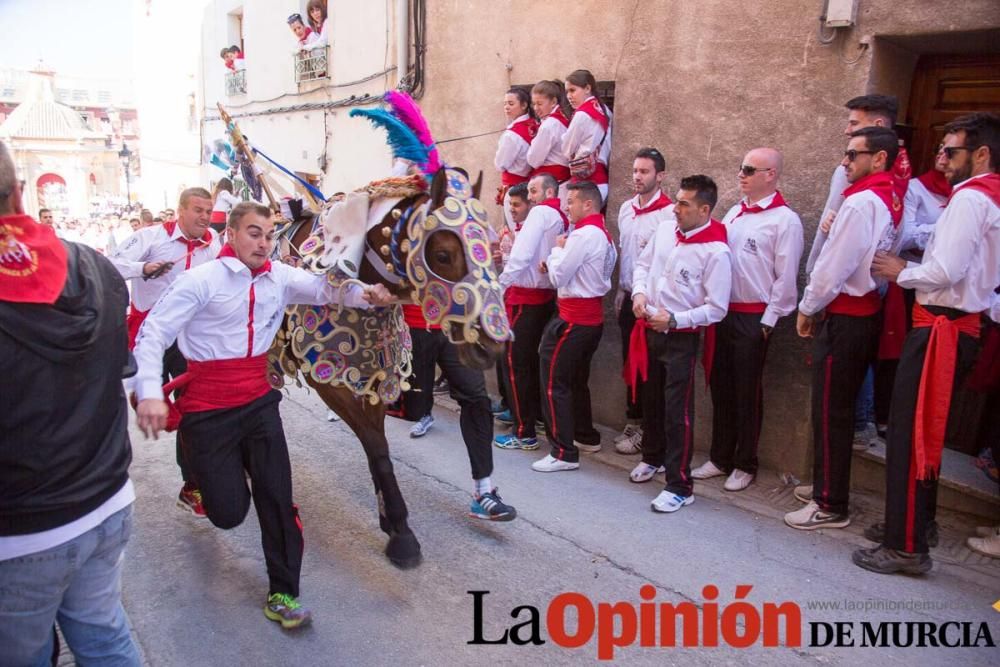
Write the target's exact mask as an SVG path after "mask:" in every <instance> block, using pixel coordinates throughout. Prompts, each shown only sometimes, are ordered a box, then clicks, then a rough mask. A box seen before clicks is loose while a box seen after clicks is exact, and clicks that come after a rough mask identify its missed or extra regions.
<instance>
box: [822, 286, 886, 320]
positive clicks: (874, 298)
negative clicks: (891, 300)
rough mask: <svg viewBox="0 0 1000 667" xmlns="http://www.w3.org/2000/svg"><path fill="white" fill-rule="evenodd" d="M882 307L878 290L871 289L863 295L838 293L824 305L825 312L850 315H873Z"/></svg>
mask: <svg viewBox="0 0 1000 667" xmlns="http://www.w3.org/2000/svg"><path fill="white" fill-rule="evenodd" d="M881 308H882V299H881V298H879V295H878V291H877V290H872V291H871V292H868V294H865V295H864V296H850V295H849V294H843V293H841V294H838V295H837V298H836V299H834V300H833V301H831V302H830V305H829V306H827V307H826V312H827V313H829V314H831V315H850V316H851V317H868V316H869V315H874V314H875V313H877V312H878V311H879V310H881Z"/></svg>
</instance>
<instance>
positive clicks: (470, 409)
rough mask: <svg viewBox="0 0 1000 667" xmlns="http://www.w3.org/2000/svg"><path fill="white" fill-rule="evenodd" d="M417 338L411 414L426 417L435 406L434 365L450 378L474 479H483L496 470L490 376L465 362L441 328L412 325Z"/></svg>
mask: <svg viewBox="0 0 1000 667" xmlns="http://www.w3.org/2000/svg"><path fill="white" fill-rule="evenodd" d="M410 336H411V337H412V339H413V377H411V378H410V384H411V385H412V386H413V389H411V390H410V391H408V392H407V393H406V395H405V397H404V401H405V402H406V412H407V414H411V415H417V416H418V418H419V417H423V416H424V415H429V414H431V409H432V408H433V407H434V393H433V385H434V365H435V364H437V365H438V366H440V367H441V372H442V373H443V374H444V377H445V378H447V380H448V388H449V391H450V393H451V397H452V398H453V399H455V401H456V402H457V403H458V405H459V406H460V407H461V412H460V413H459V419H458V421H459V426H460V427H461V429H462V439H463V440H465V448H466V449H467V450H468V452H469V463H470V465H471V467H472V478H473V479H482V478H483V477H489V476H490V475H491V474H492V473H493V449H492V442H493V415H492V414H491V413H490V397H489V395H488V394H487V393H486V379H485V378H484V377H483V372H482V371H477V370H473V369H471V368H468V367H466V366H463V365H462V362H460V361H459V360H458V349H457V348H456V347H455V346H454V345H453V344H452V343H451V342H450V341H449V340H448V339H447V338H446V337H445V335H444V334H443V333H441V331H440V330H439V329H432V330H430V331H428V330H427V329H418V328H415V327H410Z"/></svg>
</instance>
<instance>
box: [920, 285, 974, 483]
mask: <svg viewBox="0 0 1000 667" xmlns="http://www.w3.org/2000/svg"><path fill="white" fill-rule="evenodd" d="M980 323H981V318H980V315H979V313H972V314H969V315H963V316H962V317H959V318H957V319H954V320H949V319H948V318H947V317H945V316H944V315H934V314H933V313H931V312H930V311H929V310H927V309H926V308H924V307H923V306H921V305H920V304H919V303H915V304H913V328H915V329H921V328H925V327H930V328H931V336H930V338H929V339H928V340H927V351H926V352H925V353H924V369H923V371H922V372H921V373H920V388H919V390H918V392H917V412H916V414H915V415H914V418H913V457H914V458H913V470H915V472H916V478H917V479H933V478H934V477H937V474H938V471H939V470H940V469H941V453H942V451H943V450H944V435H945V429H946V427H947V425H948V412H949V410H950V409H951V392H952V387H953V386H954V384H955V364H956V362H957V360H958V336H959V334H965V335H967V336H972V337H973V338H977V339H978V338H979V327H980Z"/></svg>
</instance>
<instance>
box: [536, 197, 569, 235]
mask: <svg viewBox="0 0 1000 667" xmlns="http://www.w3.org/2000/svg"><path fill="white" fill-rule="evenodd" d="M560 204H561V202H560V201H559V199H558V198H557V197H553V198H552V199H546V200H545V201H543V202H542V203H541V204H539V206H548V207H550V208H553V209H555V210H556V212H558V213H559V217H560V218H562V221H563V233H566V232H568V231H569V218H567V217H566V214H565V213H563V210H562V208H561V207H560Z"/></svg>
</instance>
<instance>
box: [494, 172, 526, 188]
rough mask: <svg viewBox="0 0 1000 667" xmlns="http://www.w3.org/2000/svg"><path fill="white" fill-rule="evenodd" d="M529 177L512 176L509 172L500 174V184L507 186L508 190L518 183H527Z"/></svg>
mask: <svg viewBox="0 0 1000 667" xmlns="http://www.w3.org/2000/svg"><path fill="white" fill-rule="evenodd" d="M528 180H529V179H528V177H527V176H521V175H520V174H512V173H511V172H509V171H501V172H500V182H501V183H503V184H504V185H506V186H507V187H508V188H509V187H510V186H512V185H517V184H518V183H527V182H528Z"/></svg>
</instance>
